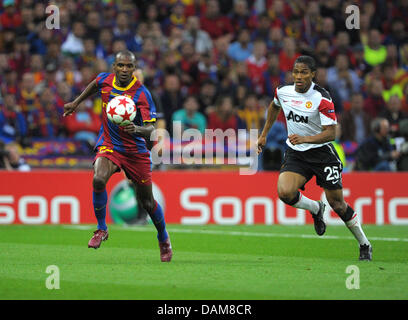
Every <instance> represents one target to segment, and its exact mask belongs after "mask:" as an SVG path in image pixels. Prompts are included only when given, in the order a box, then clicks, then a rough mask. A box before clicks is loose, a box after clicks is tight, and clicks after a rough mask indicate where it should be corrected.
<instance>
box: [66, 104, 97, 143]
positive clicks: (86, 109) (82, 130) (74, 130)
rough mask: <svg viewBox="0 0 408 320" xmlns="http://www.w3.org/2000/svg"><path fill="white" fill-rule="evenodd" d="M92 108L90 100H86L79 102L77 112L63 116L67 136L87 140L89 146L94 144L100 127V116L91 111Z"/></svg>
mask: <svg viewBox="0 0 408 320" xmlns="http://www.w3.org/2000/svg"><path fill="white" fill-rule="evenodd" d="M66 101H70V100H66ZM92 108H93V105H92V101H91V100H87V101H85V102H83V103H82V104H81V106H80V107H79V109H78V110H77V112H75V113H74V114H73V115H71V116H69V117H66V118H64V125H65V129H66V131H67V133H68V137H72V138H74V139H76V140H80V141H84V142H87V143H88V144H89V146H93V145H94V144H95V142H96V139H97V137H98V132H99V129H100V127H101V120H100V117H99V116H98V115H97V114H95V113H94V112H93V110H92Z"/></svg>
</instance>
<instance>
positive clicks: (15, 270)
mask: <svg viewBox="0 0 408 320" xmlns="http://www.w3.org/2000/svg"><path fill="white" fill-rule="evenodd" d="M364 229H365V231H366V234H367V236H368V238H369V239H371V242H372V244H373V261H372V262H363V261H358V245H357V242H356V241H355V240H354V239H353V237H352V235H351V233H350V232H349V231H348V230H347V229H346V228H345V227H343V226H336V227H334V226H328V228H327V231H326V234H325V235H324V236H323V237H321V238H320V237H317V236H316V235H315V234H314V229H313V225H307V226H275V225H274V226H263V225H255V226H244V225H241V226H215V225H208V226H182V225H168V231H169V233H170V236H171V239H172V245H173V249H174V256H173V261H172V262H171V263H161V262H160V258H159V249H158V245H157V239H156V232H155V230H154V227H153V226H152V225H147V226H139V227H123V226H115V225H111V226H109V231H110V236H109V240H108V241H106V242H103V243H102V246H101V248H100V249H98V250H94V249H88V248H87V243H88V240H89V238H90V237H91V235H92V231H93V230H94V226H83V225H80V226H64V225H62V226H61V225H60V226H51V225H44V226H24V225H10V226H1V227H0V299H143V300H164V299H166V300H167V299H172V300H179V299H180V300H181V299H183V300H184V299H188V300H191V299H193V300H196V299H197V300H198V299H203V300H213V299H215V300H218V299H231V300H236V299H244V300H253V299H261V300H263V299H267V300H271V299H347V300H348V299H408V290H407V289H408V263H407V261H408V226H406V227H404V226H400V227H397V226H381V227H379V226H372V225H366V226H364ZM49 265H56V266H57V267H58V268H59V272H60V289H58V290H56V289H54V290H49V289H47V288H46V279H47V277H49V276H50V274H48V273H46V269H47V266H49ZM350 265H354V266H356V267H358V271H359V289H348V288H347V286H346V281H347V278H348V277H350V276H356V275H357V274H356V273H355V272H354V271H353V272H352V273H347V272H346V268H347V267H348V266H350ZM354 270H356V269H354ZM353 281H354V282H353V283H354V284H356V283H357V282H356V281H355V280H353Z"/></svg>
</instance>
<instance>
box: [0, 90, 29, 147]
mask: <svg viewBox="0 0 408 320" xmlns="http://www.w3.org/2000/svg"><path fill="white" fill-rule="evenodd" d="M26 134H27V123H26V120H25V117H24V114H23V113H22V111H21V108H20V106H19V105H18V104H17V102H16V98H15V95H14V94H11V93H6V94H5V95H4V97H3V105H2V106H1V109H0V139H1V140H2V141H3V142H5V143H9V142H12V141H18V142H21V141H22V140H23V139H24V137H25V136H26Z"/></svg>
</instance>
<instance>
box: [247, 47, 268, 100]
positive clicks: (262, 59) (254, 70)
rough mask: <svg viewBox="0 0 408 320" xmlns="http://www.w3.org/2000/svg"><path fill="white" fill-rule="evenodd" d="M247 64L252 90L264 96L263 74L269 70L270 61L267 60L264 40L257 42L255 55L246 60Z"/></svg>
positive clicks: (254, 50)
mask: <svg viewBox="0 0 408 320" xmlns="http://www.w3.org/2000/svg"><path fill="white" fill-rule="evenodd" d="M246 64H247V70H248V77H249V78H250V80H251V84H252V89H253V90H254V91H255V93H257V94H264V89H265V79H264V77H263V73H264V72H265V71H266V69H267V68H268V61H267V60H266V44H265V42H263V40H257V41H255V43H254V49H253V53H252V54H251V55H250V56H249V58H248V59H246Z"/></svg>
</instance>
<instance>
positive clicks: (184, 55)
mask: <svg viewBox="0 0 408 320" xmlns="http://www.w3.org/2000/svg"><path fill="white" fill-rule="evenodd" d="M178 69H179V70H180V77H181V83H182V86H183V87H184V88H186V91H187V90H188V93H189V94H194V93H196V92H198V82H197V80H198V79H199V70H198V55H197V54H196V53H195V51H194V47H193V45H192V43H190V42H187V41H184V42H183V43H182V44H181V58H180V61H179V65H178Z"/></svg>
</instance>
